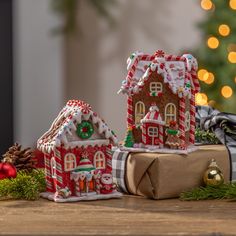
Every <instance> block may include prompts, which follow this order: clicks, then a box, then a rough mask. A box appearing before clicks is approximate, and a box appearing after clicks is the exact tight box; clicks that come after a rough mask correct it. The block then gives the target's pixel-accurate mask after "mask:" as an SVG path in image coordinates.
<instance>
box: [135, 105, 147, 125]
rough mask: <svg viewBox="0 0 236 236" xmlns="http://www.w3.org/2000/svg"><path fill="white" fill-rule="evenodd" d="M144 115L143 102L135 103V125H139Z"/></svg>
mask: <svg viewBox="0 0 236 236" xmlns="http://www.w3.org/2000/svg"><path fill="white" fill-rule="evenodd" d="M144 115H145V105H144V103H143V102H140V101H139V102H137V103H136V104H135V124H139V123H140V121H141V119H143V117H144Z"/></svg>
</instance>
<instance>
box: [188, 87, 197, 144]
mask: <svg viewBox="0 0 236 236" xmlns="http://www.w3.org/2000/svg"><path fill="white" fill-rule="evenodd" d="M195 113H196V110H195V93H194V92H193V91H192V95H191V99H190V130H189V142H190V144H193V145H194V143H195Z"/></svg>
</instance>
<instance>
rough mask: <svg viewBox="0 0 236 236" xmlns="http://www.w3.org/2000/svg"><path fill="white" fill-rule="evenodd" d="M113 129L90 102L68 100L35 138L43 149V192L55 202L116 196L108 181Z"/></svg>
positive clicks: (109, 179) (110, 170) (113, 141)
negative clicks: (51, 121)
mask: <svg viewBox="0 0 236 236" xmlns="http://www.w3.org/2000/svg"><path fill="white" fill-rule="evenodd" d="M116 142H117V138H116V136H115V134H114V132H113V131H112V130H111V129H110V128H109V127H108V126H107V124H106V123H105V122H104V120H102V119H101V118H99V117H98V115H97V113H95V112H93V111H92V109H91V107H90V105H89V104H87V103H85V102H83V101H79V100H70V101H68V102H67V104H66V106H65V107H64V108H63V109H62V110H61V112H60V113H59V115H58V116H57V118H56V119H55V120H54V122H53V124H52V125H51V128H50V129H49V130H48V131H47V132H46V133H45V134H44V135H43V136H42V137H41V138H40V139H39V140H38V143H37V146H38V149H39V150H41V151H42V152H43V153H44V160H45V171H46V186H47V192H46V193H43V194H42V196H43V197H47V198H48V199H50V200H55V201H57V202H64V201H77V200H93V199H100V198H111V197H117V196H120V194H119V193H118V192H117V191H116V189H115V187H114V185H113V183H112V154H111V145H112V144H113V143H116Z"/></svg>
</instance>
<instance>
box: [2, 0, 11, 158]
mask: <svg viewBox="0 0 236 236" xmlns="http://www.w3.org/2000/svg"><path fill="white" fill-rule="evenodd" d="M0 107H1V112H0V124H1V128H0V132H1V133H0V158H1V155H2V154H3V153H4V152H5V151H6V150H7V149H8V147H9V146H10V145H11V144H12V142H13V58H12V0H0Z"/></svg>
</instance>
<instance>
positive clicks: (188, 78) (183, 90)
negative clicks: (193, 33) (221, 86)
mask: <svg viewBox="0 0 236 236" xmlns="http://www.w3.org/2000/svg"><path fill="white" fill-rule="evenodd" d="M197 68H198V65H197V60H196V59H195V58H194V57H193V56H192V55H191V54H184V55H182V56H174V55H167V54H165V53H164V52H163V51H162V50H158V51H156V52H155V53H154V54H153V55H149V54H144V53H142V52H135V53H132V54H131V56H130V57H129V58H128V59H127V71H128V74H127V77H126V79H125V80H124V81H123V82H122V85H121V88H120V90H119V92H118V93H120V92H122V93H124V94H128V95H133V94H138V93H139V92H140V91H141V90H142V88H143V87H144V84H145V81H147V80H148V78H149V75H151V73H153V72H156V73H158V74H160V75H161V76H162V77H163V81H164V83H166V84H167V85H168V86H169V87H170V89H171V90H172V92H173V93H174V94H178V96H179V97H183V96H188V97H190V96H191V93H192V91H194V92H195V93H197V92H199V91H200V86H199V81H198V79H197V76H196V72H197Z"/></svg>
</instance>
